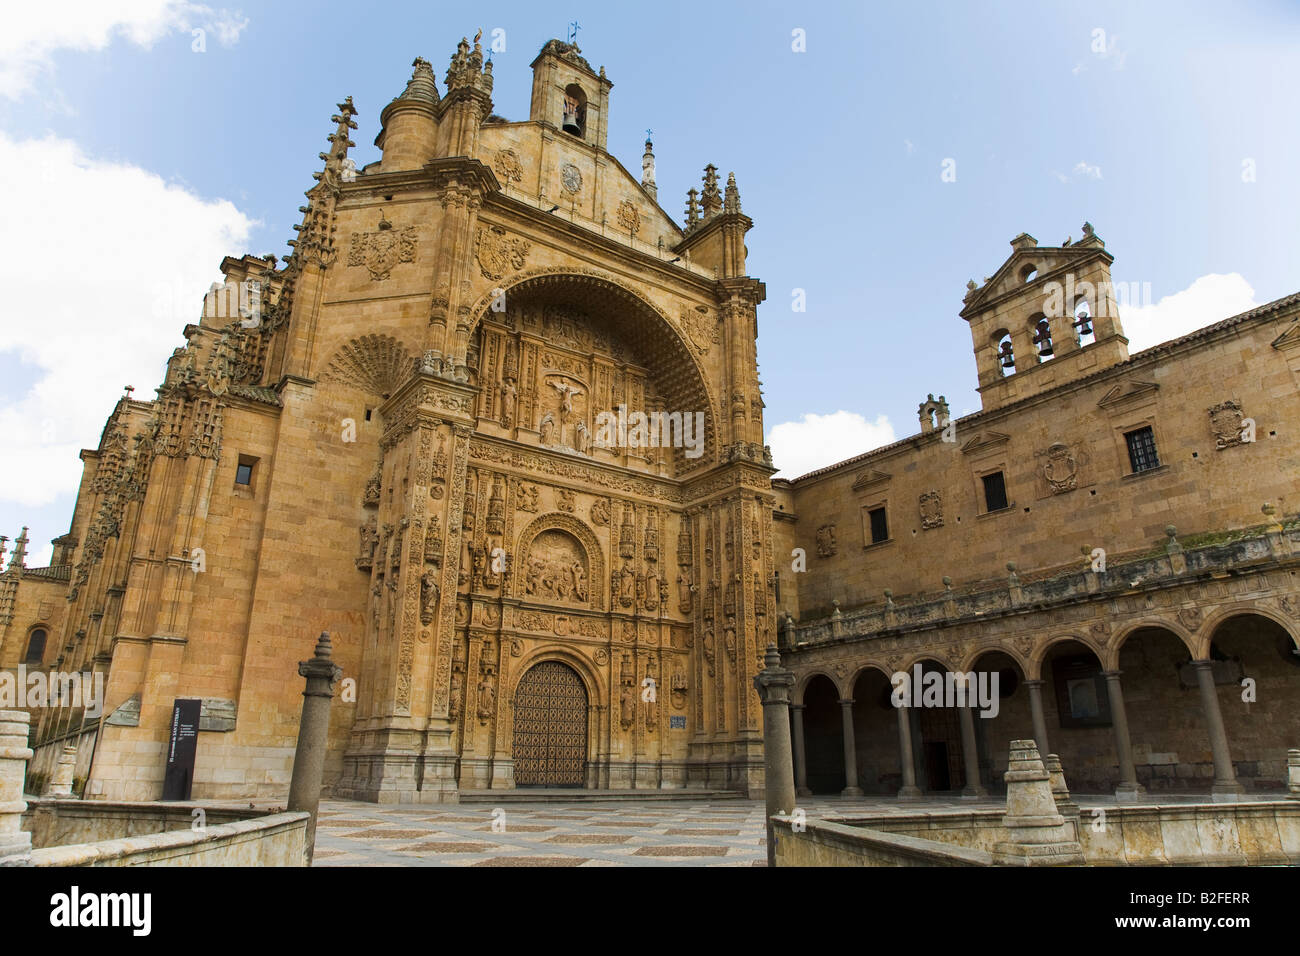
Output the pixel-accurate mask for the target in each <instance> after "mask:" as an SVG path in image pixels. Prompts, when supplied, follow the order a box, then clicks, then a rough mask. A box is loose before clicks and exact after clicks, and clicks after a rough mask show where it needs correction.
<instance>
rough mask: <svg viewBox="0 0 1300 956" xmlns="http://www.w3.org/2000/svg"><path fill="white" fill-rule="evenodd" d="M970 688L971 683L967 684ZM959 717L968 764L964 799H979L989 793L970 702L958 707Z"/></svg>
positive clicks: (962, 747)
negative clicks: (981, 777)
mask: <svg viewBox="0 0 1300 956" xmlns="http://www.w3.org/2000/svg"><path fill="white" fill-rule="evenodd" d="M966 687H967V690H970V689H971V687H970V684H969V683H967V685H966ZM957 718H958V720H959V721H960V722H961V756H962V761H963V762H964V763H965V765H966V786H964V787H962V791H961V796H962V799H963V800H979V799H982V798H984V797H987V796H988V795H989V792H988V790H986V789H985V788H984V785H983V782H982V781H981V780H980V757H979V748H978V747H976V745H975V717H974V715H973V714H972V713H971V708H970V705H969V703H968V702H963V703H962V705H961V706H959V707H958V708H957Z"/></svg>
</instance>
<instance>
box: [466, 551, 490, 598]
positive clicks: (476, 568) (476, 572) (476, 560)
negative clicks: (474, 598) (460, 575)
mask: <svg viewBox="0 0 1300 956" xmlns="http://www.w3.org/2000/svg"><path fill="white" fill-rule="evenodd" d="M469 559H470V568H471V572H470V573H471V577H470V581H471V584H470V586H471V587H472V588H473V589H474V590H478V589H479V588H481V587H482V586H483V575H484V573H485V572H486V571H487V554H486V552H485V551H484V550H483V549H482V548H480V547H478V546H477V545H475V544H471V545H470V546H469Z"/></svg>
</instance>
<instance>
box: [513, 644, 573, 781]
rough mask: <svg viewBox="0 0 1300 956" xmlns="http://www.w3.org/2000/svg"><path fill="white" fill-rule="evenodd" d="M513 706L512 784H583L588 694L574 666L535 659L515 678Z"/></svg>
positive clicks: (555, 661)
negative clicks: (521, 675)
mask: <svg viewBox="0 0 1300 956" xmlns="http://www.w3.org/2000/svg"><path fill="white" fill-rule="evenodd" d="M513 709H514V728H513V729H514V736H513V742H512V756H513V759H514V774H515V786H517V787H529V786H535V787H581V786H583V785H585V783H586V777H587V725H588V700H587V688H586V686H585V685H584V684H583V681H582V678H581V677H580V676H579V675H578V672H577V671H575V670H574V669H573V668H572V667H569V666H568V665H567V664H565V663H563V662H561V661H557V660H544V661H539V662H538V663H536V664H534V665H533V666H532V667H530V668H529V669H528V670H527V671H526V672H525V673H524V676H523V677H521V678H520V679H519V684H518V685H517V686H516V688H515V699H514V708H513Z"/></svg>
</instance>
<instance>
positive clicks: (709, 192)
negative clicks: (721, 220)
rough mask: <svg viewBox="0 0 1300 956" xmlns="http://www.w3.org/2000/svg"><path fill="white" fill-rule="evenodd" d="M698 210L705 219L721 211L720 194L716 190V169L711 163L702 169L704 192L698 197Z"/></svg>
mask: <svg viewBox="0 0 1300 956" xmlns="http://www.w3.org/2000/svg"><path fill="white" fill-rule="evenodd" d="M700 208H701V210H702V211H703V213H704V218H705V219H708V218H709V217H710V216H716V215H717V214H718V213H720V212H721V211H722V193H721V192H720V191H719V190H718V167H717V166H714V165H713V164H712V163H709V165H707V166H705V167H704V191H703V193H701V196H700Z"/></svg>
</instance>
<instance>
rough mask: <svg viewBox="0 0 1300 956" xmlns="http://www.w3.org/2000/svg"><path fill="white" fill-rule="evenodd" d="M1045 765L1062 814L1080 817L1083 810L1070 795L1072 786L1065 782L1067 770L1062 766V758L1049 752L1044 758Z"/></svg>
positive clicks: (1054, 796) (1057, 806)
mask: <svg viewBox="0 0 1300 956" xmlns="http://www.w3.org/2000/svg"><path fill="white" fill-rule="evenodd" d="M1043 767H1044V769H1046V770H1047V775H1048V776H1049V777H1050V778H1051V781H1052V799H1053V800H1055V801H1056V809H1057V810H1059V811H1060V812H1061V815H1062V816H1065V817H1078V816H1079V815H1080V814H1081V813H1082V811H1081V810H1080V809H1079V805H1078V804H1077V803H1075V802H1074V800H1073V799H1072V798H1071V797H1070V788H1069V787H1068V786H1066V784H1065V770H1064V769H1062V767H1061V758H1060V757H1058V756H1057V755H1056V754H1048V755H1047V756H1046V757H1044V758H1043Z"/></svg>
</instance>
